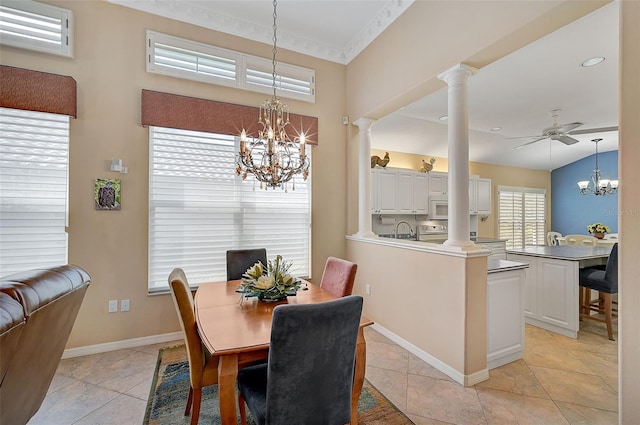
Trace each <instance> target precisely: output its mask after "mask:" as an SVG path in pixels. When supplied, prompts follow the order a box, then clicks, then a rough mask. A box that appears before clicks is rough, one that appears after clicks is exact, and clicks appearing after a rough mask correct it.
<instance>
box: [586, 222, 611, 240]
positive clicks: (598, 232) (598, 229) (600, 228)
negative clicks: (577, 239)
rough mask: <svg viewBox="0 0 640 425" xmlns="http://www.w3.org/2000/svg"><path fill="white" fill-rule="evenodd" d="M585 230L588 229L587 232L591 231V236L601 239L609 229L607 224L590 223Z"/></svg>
mask: <svg viewBox="0 0 640 425" xmlns="http://www.w3.org/2000/svg"><path fill="white" fill-rule="evenodd" d="M587 230H588V231H589V233H593V236H595V237H596V238H598V239H602V238H603V237H604V234H605V233H607V232H610V231H611V229H609V226H607V225H606V224H602V223H593V224H590V225H588V226H587Z"/></svg>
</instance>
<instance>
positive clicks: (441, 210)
mask: <svg viewBox="0 0 640 425" xmlns="http://www.w3.org/2000/svg"><path fill="white" fill-rule="evenodd" d="M448 218H449V202H448V201H447V200H446V199H438V200H436V199H433V200H431V201H429V220H447V219H448Z"/></svg>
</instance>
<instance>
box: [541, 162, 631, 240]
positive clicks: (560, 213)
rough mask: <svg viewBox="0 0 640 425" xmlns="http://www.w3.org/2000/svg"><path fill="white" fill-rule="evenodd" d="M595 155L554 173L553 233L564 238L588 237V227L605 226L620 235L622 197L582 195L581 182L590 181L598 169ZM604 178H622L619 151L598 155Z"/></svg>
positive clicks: (552, 184) (552, 178)
mask: <svg viewBox="0 0 640 425" xmlns="http://www.w3.org/2000/svg"><path fill="white" fill-rule="evenodd" d="M595 164H596V158H595V154H593V155H591V156H588V157H586V158H583V159H581V160H579V161H576V162H573V163H571V164H568V165H565V166H564V167H561V168H558V169H555V170H553V171H552V172H551V230H552V231H554V232H560V233H562V234H563V235H568V234H584V235H587V234H589V232H588V231H587V226H588V225H589V224H592V223H603V224H606V225H607V226H609V228H610V229H611V233H618V194H617V193H615V194H612V195H604V196H595V195H594V194H593V193H589V194H587V195H581V194H580V191H579V189H578V184H577V182H578V181H579V180H589V179H590V176H591V173H592V172H593V169H594V168H595ZM598 167H599V168H600V173H601V177H602V178H605V179H617V178H618V151H610V152H604V153H600V154H598Z"/></svg>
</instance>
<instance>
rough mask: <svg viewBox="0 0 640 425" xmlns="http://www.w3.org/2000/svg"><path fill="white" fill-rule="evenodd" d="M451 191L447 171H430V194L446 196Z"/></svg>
mask: <svg viewBox="0 0 640 425" xmlns="http://www.w3.org/2000/svg"><path fill="white" fill-rule="evenodd" d="M448 191H449V179H448V175H447V173H444V172H441V171H431V172H430V173H429V196H430V197H431V196H433V197H440V198H442V196H443V195H444V197H445V198H446V196H447V193H448Z"/></svg>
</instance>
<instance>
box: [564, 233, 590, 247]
mask: <svg viewBox="0 0 640 425" xmlns="http://www.w3.org/2000/svg"><path fill="white" fill-rule="evenodd" d="M565 239H566V241H567V245H586V246H596V244H597V243H598V239H597V238H594V237H593V236H587V235H566V236H565Z"/></svg>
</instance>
